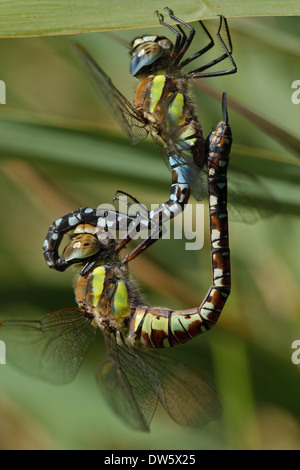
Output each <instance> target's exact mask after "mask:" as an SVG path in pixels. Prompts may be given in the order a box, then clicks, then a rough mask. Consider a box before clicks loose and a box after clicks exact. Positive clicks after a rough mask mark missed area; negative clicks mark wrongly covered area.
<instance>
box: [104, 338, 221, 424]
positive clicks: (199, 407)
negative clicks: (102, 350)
mask: <svg viewBox="0 0 300 470" xmlns="http://www.w3.org/2000/svg"><path fill="white" fill-rule="evenodd" d="M108 341H110V345H109V353H108V356H107V358H106V359H105V361H104V363H103V364H102V365H101V368H100V371H99V373H98V376H97V378H98V380H99V384H100V387H101V389H102V392H103V393H104V396H105V398H106V400H107V402H108V403H109V405H110V406H111V407H112V408H113V410H114V411H115V412H116V413H117V414H118V415H119V416H120V417H121V418H122V419H123V421H125V422H126V423H127V424H128V425H129V426H130V427H132V428H134V429H139V430H142V431H148V430H149V425H150V423H151V420H152V418H153V415H154V412H155V410H156V407H157V403H158V400H159V401H160V402H161V404H162V405H163V406H164V408H165V410H166V411H167V413H168V414H169V415H170V416H171V418H172V419H173V420H174V421H176V422H177V423H178V424H180V425H181V426H201V425H203V424H205V423H208V422H209V421H212V420H215V419H219V418H220V417H221V416H222V406H221V404H220V401H219V398H218V395H217V392H216V390H215V388H214V386H213V385H212V384H210V383H209V382H208V381H207V380H205V379H204V377H202V376H201V375H200V374H199V373H198V372H197V371H195V370H193V369H191V368H189V367H187V366H185V365H184V364H182V363H180V362H177V361H174V360H172V359H170V358H168V357H165V356H162V355H160V354H156V353H150V352H144V351H135V350H132V349H130V348H128V347H127V346H125V345H124V346H123V345H122V346H120V345H119V344H117V343H116V342H115V340H113V343H112V339H111V338H110V339H109V340H108Z"/></svg>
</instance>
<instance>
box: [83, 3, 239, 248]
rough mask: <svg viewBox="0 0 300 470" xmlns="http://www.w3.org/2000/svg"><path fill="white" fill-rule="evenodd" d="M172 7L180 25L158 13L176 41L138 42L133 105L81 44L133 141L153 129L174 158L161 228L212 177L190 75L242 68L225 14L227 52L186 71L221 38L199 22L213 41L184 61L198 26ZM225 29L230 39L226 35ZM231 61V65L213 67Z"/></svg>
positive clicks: (158, 212) (155, 216)
mask: <svg viewBox="0 0 300 470" xmlns="http://www.w3.org/2000/svg"><path fill="white" fill-rule="evenodd" d="M166 10H167V12H168V14H169V16H170V18H171V19H172V20H174V21H176V22H177V23H178V24H177V26H171V25H170V24H168V23H166V22H165V21H164V17H163V15H162V14H160V13H159V12H157V11H156V14H157V17H158V20H159V23H160V24H161V25H163V26H165V27H166V28H168V29H169V30H171V31H172V33H174V34H175V42H174V43H172V42H171V41H170V39H168V38H167V37H165V36H143V37H137V38H136V39H134V40H133V41H132V44H131V64H130V70H131V74H132V75H133V76H134V77H136V78H137V79H138V80H139V81H140V83H139V85H138V87H137V90H136V94H135V100H134V104H133V105H132V104H131V103H130V102H129V101H128V100H127V99H126V98H125V97H124V96H123V95H122V94H121V93H120V92H119V90H118V89H117V88H116V87H115V86H114V85H113V83H112V82H111V80H110V78H109V77H108V76H107V75H106V73H105V72H104V71H103V70H102V69H101V67H100V66H99V65H98V64H97V63H96V62H95V60H94V59H93V58H92V57H91V56H90V55H89V54H88V52H87V51H86V50H85V49H84V48H83V47H82V46H81V45H78V44H77V45H76V47H77V51H78V53H79V55H80V57H81V59H82V60H83V62H84V64H85V66H86V67H87V69H88V70H89V72H90V74H91V76H92V77H93V79H94V82H95V84H96V86H97V88H98V89H100V91H101V93H102V95H103V97H104V99H105V100H106V102H107V103H108V105H109V108H110V109H111V110H112V111H113V115H114V117H115V118H116V119H117V120H118V122H119V123H120V125H121V126H122V128H123V129H124V131H125V132H126V134H127V135H128V136H129V138H130V140H131V142H132V143H136V142H138V141H140V140H143V139H144V138H145V137H146V136H147V135H148V134H149V133H150V134H151V136H152V138H153V139H154V141H155V142H156V143H157V145H158V146H159V148H160V149H161V150H162V154H163V155H167V157H168V161H169V165H170V167H171V169H172V186H171V193H170V198H169V200H168V201H166V202H165V203H164V204H161V205H160V206H159V207H158V208H156V209H155V210H153V211H151V212H150V213H149V220H151V222H154V223H157V224H158V225H159V226H160V225H161V221H162V218H164V217H168V218H169V219H170V218H173V217H175V216H176V215H177V214H178V213H179V212H181V211H182V210H183V209H184V206H185V204H186V203H187V202H188V200H189V197H190V194H191V192H192V193H193V194H194V196H195V198H196V199H198V200H199V199H200V198H201V197H203V196H204V194H206V193H207V180H206V179H205V181H204V182H203V184H202V181H201V178H200V175H199V172H200V171H201V170H202V169H203V168H204V166H205V162H206V160H207V157H206V153H207V150H206V140H205V138H204V137H203V134H202V130H201V126H200V124H199V122H198V119H197V116H196V113H195V110H194V106H193V103H192V100H191V98H190V97H189V95H188V81H189V79H191V78H193V79H195V78H202V77H216V76H220V75H228V74H233V73H235V72H236V71H237V67H236V64H235V62H234V60H233V58H232V43H231V38H230V34H229V29H228V25H227V21H226V18H224V17H223V16H220V23H219V28H218V32H217V36H218V38H219V41H220V43H221V45H222V48H223V54H221V55H220V56H218V57H217V58H215V59H214V60H212V61H211V62H209V63H207V64H205V65H202V66H201V67H198V68H196V69H195V70H193V71H189V72H183V71H182V69H183V67H185V66H186V65H188V64H190V63H191V62H192V61H194V60H195V59H198V58H199V57H201V56H202V55H204V54H205V53H206V52H207V51H209V50H210V49H212V48H213V47H214V45H215V42H214V39H213V37H212V36H211V34H210V33H209V31H208V30H207V28H206V27H205V25H204V24H203V23H202V21H199V24H200V26H201V28H202V29H203V31H204V33H205V35H206V36H207V40H208V43H207V44H206V45H205V46H204V47H202V48H201V49H200V50H199V51H198V52H196V53H194V54H193V55H191V56H190V57H188V58H186V59H183V58H184V56H185V54H186V52H187V51H188V49H189V47H190V45H191V43H192V41H193V38H194V35H195V29H194V28H193V27H192V26H191V25H189V24H187V23H186V22H184V21H183V20H181V19H180V18H177V17H176V16H174V14H173V12H172V11H171V10H170V9H169V8H166ZM184 29H185V30H186V31H187V34H186V32H185V30H184ZM223 30H224V34H225V35H226V41H225V40H224V39H223V37H222V36H221V31H223ZM225 59H229V61H230V64H231V68H229V69H226V70H221V71H207V70H208V69H210V68H211V67H213V66H214V65H216V64H218V63H219V62H222V61H224V60H225ZM205 178H206V176H205ZM125 242H127V239H126V241H125V239H124V241H123V243H125ZM150 242H151V240H150V239H149V238H148V239H146V240H145V241H144V242H143V244H141V245H140V246H139V252H140V251H142V250H143V249H144V248H145V247H146V246H149V243H150ZM121 244H122V242H121Z"/></svg>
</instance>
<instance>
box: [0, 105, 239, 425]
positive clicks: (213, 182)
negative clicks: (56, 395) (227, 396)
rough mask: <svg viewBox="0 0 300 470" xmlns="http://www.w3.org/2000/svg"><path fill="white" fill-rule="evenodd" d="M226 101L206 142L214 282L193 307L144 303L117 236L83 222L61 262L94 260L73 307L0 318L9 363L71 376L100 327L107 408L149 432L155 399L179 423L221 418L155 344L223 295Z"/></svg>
mask: <svg viewBox="0 0 300 470" xmlns="http://www.w3.org/2000/svg"><path fill="white" fill-rule="evenodd" d="M225 103H226V101H225V99H223V115H224V121H221V122H220V124H219V125H218V127H217V129H216V131H214V132H212V133H211V134H210V136H209V139H208V142H209V148H208V157H207V167H208V187H209V217H210V243H211V256H212V285H211V286H210V287H209V289H208V292H207V294H206V296H205V298H204V300H203V301H202V303H201V305H200V306H199V307H195V308H191V309H188V310H172V309H170V308H160V307H149V306H146V305H145V304H144V303H143V302H142V301H141V299H140V298H139V295H138V293H137V291H136V289H135V287H134V286H133V285H132V283H131V281H130V277H129V271H128V264H124V263H123V262H122V261H120V259H119V252H117V251H116V249H115V248H116V242H115V241H114V240H111V239H106V240H105V241H101V239H99V237H98V231H99V229H98V228H97V226H96V225H94V226H92V225H88V224H81V225H78V226H77V227H76V229H75V230H74V234H73V238H72V240H71V242H69V244H68V245H67V246H66V248H65V250H64V252H63V255H62V257H64V258H65V260H66V262H69V261H70V260H71V261H73V260H74V259H76V260H77V261H76V262H77V264H78V265H79V266H80V269H81V268H82V266H86V265H89V260H90V259H91V258H93V259H95V257H96V258H97V262H96V263H92V268H90V270H89V271H88V272H87V270H86V269H85V271H84V272H82V271H81V272H80V274H79V276H78V279H77V283H76V287H75V296H76V302H77V304H78V308H77V309H75V308H68V309H61V310H59V311H57V312H54V313H51V314H49V315H46V316H45V317H44V318H42V319H41V320H38V321H36V320H33V321H23V320H0V339H3V340H4V341H6V342H7V344H8V348H7V353H8V360H10V361H11V362H12V363H15V364H16V365H17V366H19V367H21V368H22V369H23V370H25V371H27V372H28V373H30V374H32V375H35V376H38V377H40V378H42V379H45V380H47V381H50V382H53V383H56V384H66V383H68V382H70V381H72V380H73V379H74V378H75V376H76V374H77V372H78V370H79V368H80V366H81V364H82V361H83V359H84V357H85V355H86V352H87V351H88V349H89V347H90V345H91V344H92V342H93V340H94V338H95V334H96V330H97V329H98V328H99V329H100V331H101V332H102V334H103V335H104V338H105V342H106V347H107V356H106V358H105V360H104V362H103V363H102V365H101V367H100V369H99V371H98V374H97V380H98V382H99V385H100V387H101V389H102V391H103V393H104V396H105V398H106V400H107V401H108V403H109V404H110V406H111V407H112V408H113V410H114V411H115V412H116V413H117V414H118V415H119V416H120V417H121V418H122V419H123V421H124V422H126V423H127V424H128V425H129V426H130V427H132V428H134V429H138V430H142V431H148V430H149V426H150V423H151V420H152V418H153V415H154V412H155V410H156V407H157V404H158V402H160V403H161V404H162V405H163V407H164V408H165V410H166V411H167V413H168V414H169V415H170V416H171V418H172V419H173V420H174V421H176V422H177V423H178V424H180V425H183V426H200V425H203V424H205V423H207V422H209V421H211V420H214V419H219V418H220V417H221V415H222V406H221V404H220V402H219V399H218V396H217V393H216V390H215V389H214V387H213V386H212V385H211V384H209V383H208V382H207V381H206V380H205V379H203V378H202V377H201V375H200V374H199V373H197V372H195V371H194V370H192V369H191V368H189V367H187V366H185V365H183V364H181V363H177V362H176V361H173V360H171V359H170V358H167V357H165V356H162V355H159V354H157V353H156V352H155V351H154V350H155V349H159V348H166V347H173V346H177V345H181V344H183V343H185V342H187V341H189V340H190V339H192V338H193V337H195V336H198V335H199V334H201V333H204V332H206V331H209V330H210V329H211V328H212V327H213V326H214V325H215V324H216V322H217V321H218V318H219V316H220V314H221V312H222V309H223V307H224V305H225V303H226V300H227V298H228V296H229V294H230V286H231V275H230V250H229V239H228V214H227V168H228V161H229V153H230V147H231V140H232V138H231V130H230V126H229V124H228V119H227V109H226V105H225Z"/></svg>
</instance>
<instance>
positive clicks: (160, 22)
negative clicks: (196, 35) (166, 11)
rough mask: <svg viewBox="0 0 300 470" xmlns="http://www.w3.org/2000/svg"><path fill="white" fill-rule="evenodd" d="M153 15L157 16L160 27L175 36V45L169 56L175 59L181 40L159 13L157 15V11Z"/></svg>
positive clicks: (179, 35)
mask: <svg viewBox="0 0 300 470" xmlns="http://www.w3.org/2000/svg"><path fill="white" fill-rule="evenodd" d="M155 13H156V15H157V18H158V21H159V24H161V25H162V26H166V27H167V28H169V29H170V30H171V31H172V33H174V34H175V35H176V40H175V44H174V47H173V50H172V52H171V54H170V57H172V58H174V57H176V55H177V53H178V51H179V49H180V44H181V40H182V38H181V34H180V33H179V32H178V31H177V30H176V29H175V28H174V27H173V26H171V25H170V24H168V23H166V22H165V21H164V17H163V15H162V14H161V13H159V11H158V10H156V11H155Z"/></svg>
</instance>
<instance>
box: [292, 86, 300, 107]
mask: <svg viewBox="0 0 300 470" xmlns="http://www.w3.org/2000/svg"><path fill="white" fill-rule="evenodd" d="M292 88H296V90H295V91H294V92H293V93H292V96H291V99H292V103H293V104H300V80H294V81H293V83H292Z"/></svg>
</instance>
